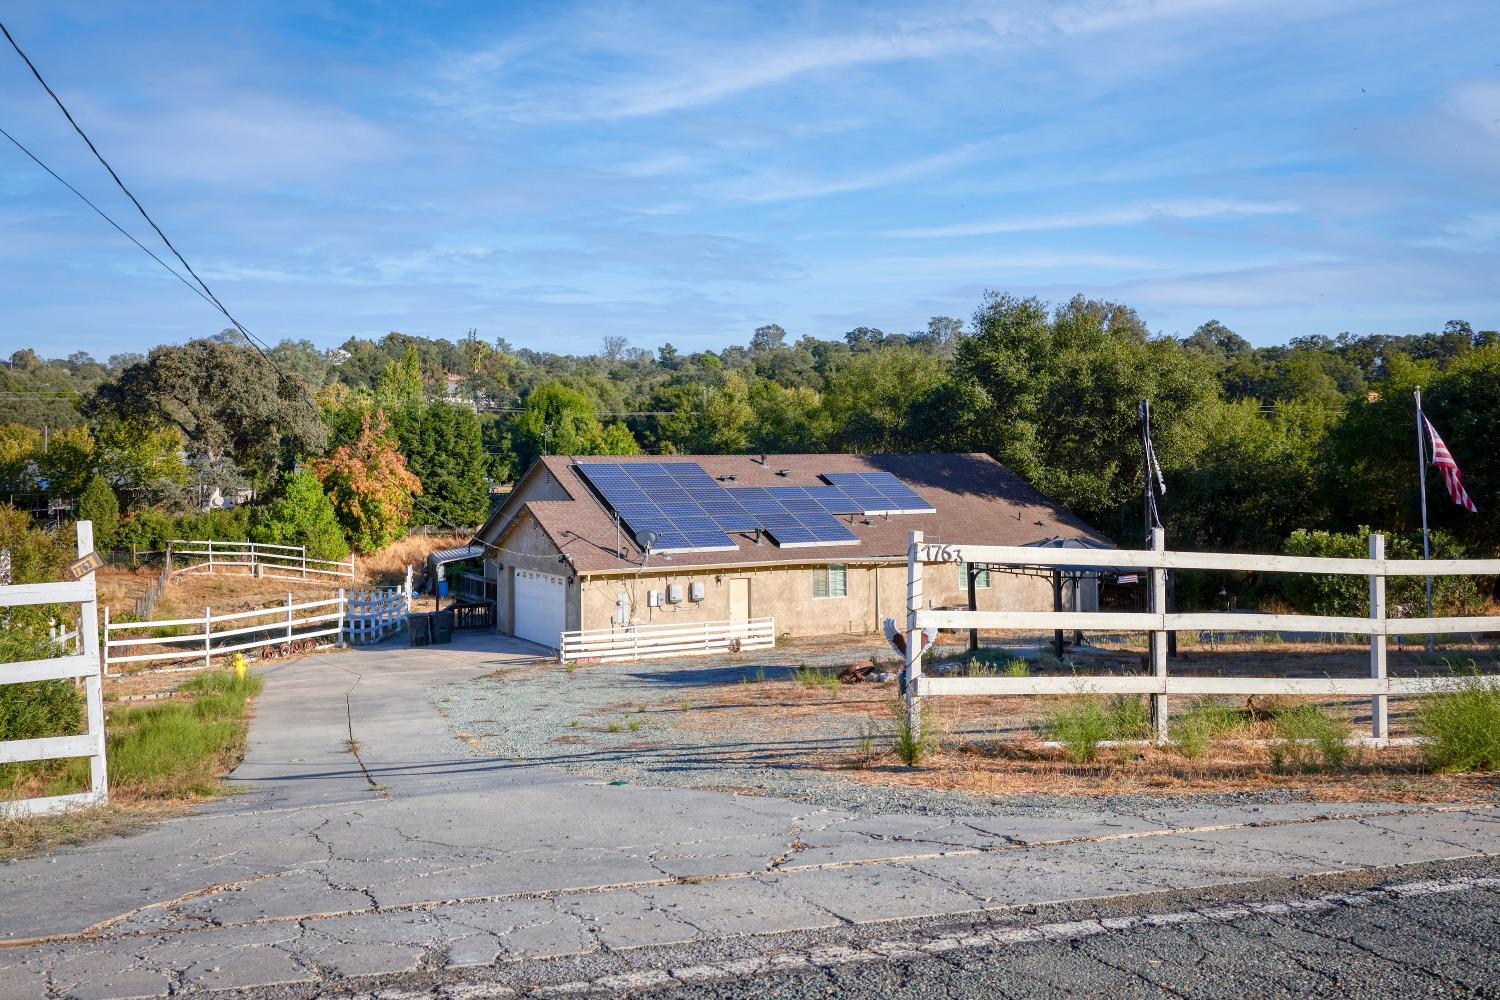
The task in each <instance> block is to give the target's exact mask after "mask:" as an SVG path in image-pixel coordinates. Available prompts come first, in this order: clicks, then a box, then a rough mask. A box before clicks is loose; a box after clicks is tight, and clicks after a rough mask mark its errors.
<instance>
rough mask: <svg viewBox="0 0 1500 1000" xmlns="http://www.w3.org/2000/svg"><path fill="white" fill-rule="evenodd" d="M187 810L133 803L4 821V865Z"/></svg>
mask: <svg viewBox="0 0 1500 1000" xmlns="http://www.w3.org/2000/svg"><path fill="white" fill-rule="evenodd" d="M187 810H188V803H173V804H167V803H160V802H151V803H146V802H129V803H125V804H111V805H108V806H99V807H95V808H90V809H75V810H72V811H70V812H67V813H60V814H56V815H52V816H26V817H21V818H16V819H9V820H0V863H3V862H6V861H14V860H16V859H17V858H25V857H31V856H33V855H36V854H40V853H42V852H44V851H49V850H55V849H56V848H59V847H68V846H72V845H75V844H87V843H89V842H91V841H95V840H101V839H103V838H104V837H120V836H124V835H126V834H129V833H133V832H134V831H136V830H138V829H140V828H141V827H143V826H146V825H147V824H149V823H154V822H156V821H157V820H162V819H169V818H171V817H173V816H180V815H182V814H183V813H185V812H186V811H187Z"/></svg>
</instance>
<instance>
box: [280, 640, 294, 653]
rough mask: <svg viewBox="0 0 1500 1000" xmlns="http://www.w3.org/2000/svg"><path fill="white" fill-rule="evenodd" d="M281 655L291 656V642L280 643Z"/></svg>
mask: <svg viewBox="0 0 1500 1000" xmlns="http://www.w3.org/2000/svg"><path fill="white" fill-rule="evenodd" d="M281 655H282V656H291V655H292V644H291V643H289V642H283V643H282V644H281Z"/></svg>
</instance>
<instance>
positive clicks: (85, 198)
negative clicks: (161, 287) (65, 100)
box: [0, 128, 214, 305]
mask: <svg viewBox="0 0 1500 1000" xmlns="http://www.w3.org/2000/svg"><path fill="white" fill-rule="evenodd" d="M0 135H3V136H5V138H7V139H9V140H10V141H11V143H12V144H13V145H14V146H15V147H16V148H17V149H19V150H20V151H21V152H23V153H25V154H26V155H27V156H29V157H31V162H33V163H35V164H36V165H37V166H39V167H41V168H42V169H43V170H45V171H47V173H49V174H51V175H52V177H53V179H54V180H56V181H57V183H59V184H61V185H62V186H63V187H65V188H67V189H68V190H69V191H72V192H73V193H74V194H75V195H77V196H78V199H79V200H80V201H82V202H83V203H84V204H85V205H87V206H88V207H89V208H92V209H93V210H94V212H95V213H97V214H98V216H99V218H101V219H103V220H104V221H105V222H107V223H109V224H110V225H111V226H114V227H115V228H116V229H118V230H119V231H120V235H122V236H124V237H125V238H126V239H127V240H129V241H130V242H132V243H134V244H135V245H136V246H138V247H140V248H141V249H142V250H144V251H145V252H146V253H147V254H149V255H150V256H151V259H152V260H154V261H156V262H157V263H158V264H160V265H161V266H162V267H164V268H166V269H167V272H168V273H169V274H171V275H172V277H174V278H176V279H177V280H178V281H180V282H182V283H183V284H184V285H186V286H187V288H188V291H190V292H192V293H193V294H194V295H196V296H198V298H200V299H202V300H203V301H204V302H207V303H208V304H209V305H213V304H214V303H213V300H212V299H210V298H209V297H208V296H207V295H204V294H203V292H202V291H201V290H200V289H199V288H198V286H197V285H194V284H193V283H192V282H191V281H189V280H187V279H186V278H184V277H183V276H182V275H181V274H179V273H178V271H177V269H176V268H174V267H173V266H172V265H171V264H168V263H167V262H166V261H164V260H162V259H161V258H160V257H158V256H157V255H156V253H155V252H154V251H153V250H152V249H151V248H150V247H148V246H146V244H144V243H142V242H141V241H140V240H138V239H136V238H135V235H134V234H132V233H131V232H130V231H129V230H127V229H126V228H125V227H124V226H122V225H120V224H119V223H118V222H116V221H115V220H114V219H111V218H110V217H109V214H108V213H106V212H105V211H104V209H102V208H100V207H99V206H98V205H95V204H94V203H93V202H92V201H89V199H88V196H87V195H85V194H84V193H83V192H82V191H80V190H78V189H77V188H76V187H74V186H73V185H72V184H69V183H68V182H67V181H66V180H64V179H63V178H62V177H61V176H59V175H58V173H57V171H56V170H53V169H52V168H51V167H49V166H47V164H45V163H43V162H42V161H41V159H40V158H38V156H37V155H36V154H35V153H33V152H32V151H31V150H29V149H27V148H26V147H25V146H24V145H22V144H21V140H19V139H17V138H16V137H15V136H13V135H11V134H10V133H9V132H7V131H5V129H4V128H0Z"/></svg>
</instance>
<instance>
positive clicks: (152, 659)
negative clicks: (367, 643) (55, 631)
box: [103, 591, 347, 676]
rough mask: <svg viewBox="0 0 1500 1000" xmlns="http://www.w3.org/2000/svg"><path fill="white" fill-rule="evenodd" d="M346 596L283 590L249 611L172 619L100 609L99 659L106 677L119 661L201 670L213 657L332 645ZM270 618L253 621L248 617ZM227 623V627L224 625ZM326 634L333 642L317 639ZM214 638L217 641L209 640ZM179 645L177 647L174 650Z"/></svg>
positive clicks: (163, 669) (273, 653) (171, 669)
mask: <svg viewBox="0 0 1500 1000" xmlns="http://www.w3.org/2000/svg"><path fill="white" fill-rule="evenodd" d="M346 606H347V598H346V597H345V595H344V593H343V591H340V592H339V596H337V597H334V598H328V599H325V600H319V601H302V602H297V601H296V600H295V598H294V595H292V594H287V595H286V602H285V603H283V604H276V605H272V606H270V607H265V608H255V609H254V610H251V611H236V612H232V613H229V614H221V615H215V614H214V613H213V609H212V608H204V609H203V615H202V617H198V618H173V619H162V620H159V621H148V622H114V621H111V620H110V617H109V609H108V608H106V609H105V612H104V642H103V653H104V656H103V661H104V673H105V675H106V676H113V675H114V674H115V673H116V672H117V671H115V670H112V669H111V668H112V667H115V666H117V665H120V664H126V663H153V664H158V663H159V664H165V663H168V662H171V661H176V662H177V665H176V666H163V667H160V668H153V669H156V670H158V672H161V673H180V672H186V671H191V670H204V669H208V668H210V667H212V666H213V659H214V657H216V656H227V655H229V654H232V653H243V652H252V651H259V652H260V653H261V655H262V656H267V655H271V656H279V655H286V654H288V653H291V652H295V651H298V649H299V648H300V649H306V648H308V647H309V645H310V646H311V648H318V647H323V646H329V645H334V644H336V643H337V642H339V641H340V639H341V637H342V635H343V632H344V615H345V608H346ZM257 618H259V619H270V620H266V621H254V620H253V619H257ZM226 624H228V625H229V627H228V628H224V627H221V626H224V625H226ZM184 627H201V631H196V632H187V633H181V634H177V635H172V634H167V635H141V634H139V633H142V632H146V631H148V630H150V631H160V630H163V629H178V628H184ZM330 637H332V638H333V640H334V641H333V642H332V643H330V642H319V641H318V640H326V639H329V638H330ZM215 640H217V642H216V641H215ZM178 647H182V648H178Z"/></svg>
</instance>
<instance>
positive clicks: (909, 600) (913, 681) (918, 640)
mask: <svg viewBox="0 0 1500 1000" xmlns="http://www.w3.org/2000/svg"><path fill="white" fill-rule="evenodd" d="M921 550H922V532H920V531H913V532H912V533H911V534H910V535H909V536H908V540H907V549H906V721H907V726H908V727H909V728H910V729H911V733H912V737H913V738H916V737H918V736H920V735H921V732H922V699H921V697H920V696H919V695H918V693H917V687H918V683H919V682H920V680H921V677H922V630H921V629H919V628H917V612H918V611H920V610H922V551H921Z"/></svg>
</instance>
